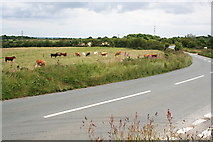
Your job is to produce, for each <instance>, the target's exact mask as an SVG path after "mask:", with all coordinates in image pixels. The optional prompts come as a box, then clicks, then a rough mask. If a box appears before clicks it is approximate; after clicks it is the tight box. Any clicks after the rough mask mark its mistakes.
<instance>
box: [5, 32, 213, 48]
mask: <svg viewBox="0 0 213 142" xmlns="http://www.w3.org/2000/svg"><path fill="white" fill-rule="evenodd" d="M1 42H2V47H3V48H13V47H88V46H89V47H96V46H100V47H102V46H103V47H126V48H133V49H157V50H165V49H167V48H168V47H169V46H170V45H171V44H174V45H175V46H176V50H180V49H181V48H183V47H185V48H197V49H202V48H203V47H208V48H210V49H212V46H213V38H212V36H210V35H208V36H193V35H187V36H185V37H172V38H165V37H164V38H161V37H160V36H153V35H150V34H140V33H139V34H129V35H127V36H124V37H122V38H118V37H117V36H113V37H112V38H108V37H98V38H92V37H88V38H85V39H82V38H36V37H28V36H7V35H2V36H1Z"/></svg>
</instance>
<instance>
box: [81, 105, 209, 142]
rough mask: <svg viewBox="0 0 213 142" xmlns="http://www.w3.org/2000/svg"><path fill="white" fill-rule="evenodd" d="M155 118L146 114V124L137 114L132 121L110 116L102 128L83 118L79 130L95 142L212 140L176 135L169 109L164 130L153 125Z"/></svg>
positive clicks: (186, 134) (196, 135)
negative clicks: (100, 132)
mask: <svg viewBox="0 0 213 142" xmlns="http://www.w3.org/2000/svg"><path fill="white" fill-rule="evenodd" d="M156 117H158V116H157V115H156V114H155V115H154V116H152V117H150V115H149V114H148V116H147V123H142V122H141V119H140V116H139V115H138V113H137V112H136V113H135V116H134V117H133V119H132V120H131V118H129V117H125V118H124V119H118V120H117V119H116V118H114V117H113V116H111V117H110V118H109V121H108V122H102V126H99V125H100V124H99V125H97V124H95V122H93V120H89V119H88V118H87V117H85V119H84V120H83V121H82V127H80V128H81V129H82V128H86V130H87V133H88V137H89V138H90V139H91V140H95V141H103V140H109V141H114V140H119V141H124V140H125V141H126V140H127V141H132V140H134V141H153V140H157V141H159V140H165V141H174V140H176V141H177V140H181V141H182V140H191V141H194V140H195V141H207V140H212V137H210V138H209V137H206V138H204V137H200V136H199V135H198V134H197V133H189V132H186V133H185V134H181V133H178V130H179V129H177V128H176V126H175V125H174V124H173V117H172V114H171V112H170V111H169V109H168V112H167V114H166V117H167V125H166V126H165V127H164V128H159V126H158V124H156V123H155V118H156ZM107 124H108V125H109V126H108V127H106V125H107ZM103 128H109V130H107V132H106V134H104V136H103V135H99V134H98V131H100V129H103Z"/></svg>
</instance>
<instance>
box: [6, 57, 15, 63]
mask: <svg viewBox="0 0 213 142" xmlns="http://www.w3.org/2000/svg"><path fill="white" fill-rule="evenodd" d="M14 59H16V57H15V56H12V57H5V62H7V61H13V60H14Z"/></svg>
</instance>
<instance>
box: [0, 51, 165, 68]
mask: <svg viewBox="0 0 213 142" xmlns="http://www.w3.org/2000/svg"><path fill="white" fill-rule="evenodd" d="M96 51H97V52H99V53H100V52H103V51H105V52H108V56H107V57H102V56H101V55H94V54H93V53H94V52H96ZM117 51H122V52H123V53H122V55H120V56H117V57H115V56H114V54H115V53H116V52H117ZM56 52H66V53H67V54H68V55H67V56H66V57H63V56H61V57H56V58H55V57H53V58H51V57H50V54H51V53H56ZM75 52H79V53H82V52H85V53H87V52H91V55H90V56H88V57H85V56H81V57H77V56H75V55H74V53H75ZM124 52H127V53H129V56H130V57H131V58H137V56H140V57H143V55H144V54H160V53H163V52H161V51H158V50H133V49H127V48H109V47H30V48H4V49H3V57H5V56H16V59H15V60H14V63H13V64H12V63H9V62H4V61H3V62H2V66H3V70H8V69H9V68H11V65H12V68H13V69H16V67H17V66H18V65H19V66H20V67H25V68H28V69H33V68H34V65H35V61H36V60H37V59H41V60H44V61H45V62H46V64H47V65H57V64H60V65H70V64H77V63H111V62H116V61H120V60H121V59H123V58H124ZM58 60H59V61H58Z"/></svg>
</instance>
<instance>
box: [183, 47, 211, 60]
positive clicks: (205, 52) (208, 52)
mask: <svg viewBox="0 0 213 142" xmlns="http://www.w3.org/2000/svg"><path fill="white" fill-rule="evenodd" d="M184 51H187V52H190V53H198V55H201V56H205V57H209V58H213V54H212V53H213V50H212V49H190V48H184Z"/></svg>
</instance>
